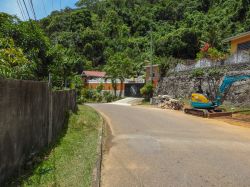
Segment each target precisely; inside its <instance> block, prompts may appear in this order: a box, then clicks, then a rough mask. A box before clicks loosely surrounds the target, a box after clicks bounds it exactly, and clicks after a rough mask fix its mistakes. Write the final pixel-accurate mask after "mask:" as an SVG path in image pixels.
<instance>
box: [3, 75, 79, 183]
mask: <svg viewBox="0 0 250 187" xmlns="http://www.w3.org/2000/svg"><path fill="white" fill-rule="evenodd" d="M75 108H76V98H75V92H74V91H62V92H52V91H51V90H50V89H49V88H48V84H47V83H46V82H35V81H20V80H4V79H0V186H1V184H3V183H4V182H5V181H6V180H7V179H9V178H10V177H12V176H15V175H18V173H19V172H20V170H21V168H22V166H23V165H24V163H26V162H27V161H28V160H29V159H30V158H31V157H32V156H34V155H35V154H36V153H38V152H40V151H41V150H42V149H43V148H45V147H46V146H48V145H49V144H50V143H51V142H52V141H53V140H55V139H56V137H57V136H58V135H59V134H60V132H61V130H62V129H63V126H64V124H65V123H64V122H65V121H66V118H67V116H66V112H67V111H69V110H75Z"/></svg>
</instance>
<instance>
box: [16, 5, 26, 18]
mask: <svg viewBox="0 0 250 187" xmlns="http://www.w3.org/2000/svg"><path fill="white" fill-rule="evenodd" d="M17 5H18V8H19V10H20V12H21V15H22V17H23V20H25V17H24V12H23V9H22V7H21V5H20V2H19V0H17Z"/></svg>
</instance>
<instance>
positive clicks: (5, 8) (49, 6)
mask: <svg viewBox="0 0 250 187" xmlns="http://www.w3.org/2000/svg"><path fill="white" fill-rule="evenodd" d="M20 1H21V2H22V5H23V0H20ZM25 1H26V5H27V6H28V9H29V11H30V15H31V16H32V15H33V14H32V12H31V8H30V7H29V3H28V2H29V1H30V0H25ZM77 1H78V0H33V4H34V9H35V13H36V17H37V19H41V18H43V17H46V16H47V15H49V14H50V13H51V12H52V11H53V10H60V8H62V9H63V8H65V7H71V8H74V7H75V3H76V2H77ZM60 2H61V3H60ZM23 8H24V7H23ZM24 10H25V9H24ZM0 12H5V13H8V14H11V15H17V16H18V17H19V18H20V19H22V20H23V16H22V14H21V11H20V9H19V7H18V4H17V0H0ZM26 18H27V16H26ZM32 18H33V19H34V16H32Z"/></svg>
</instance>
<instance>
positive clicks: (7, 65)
mask: <svg viewBox="0 0 250 187" xmlns="http://www.w3.org/2000/svg"><path fill="white" fill-rule="evenodd" d="M35 68H36V66H35V64H34V63H33V62H31V61H29V60H28V59H27V57H26V56H25V55H24V53H23V51H22V49H21V48H18V47H16V46H15V44H14V41H13V40H12V39H6V38H5V39H3V38H0V77H2V78H14V79H35Z"/></svg>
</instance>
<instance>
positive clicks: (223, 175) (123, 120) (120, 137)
mask: <svg viewBox="0 0 250 187" xmlns="http://www.w3.org/2000/svg"><path fill="white" fill-rule="evenodd" d="M91 106H92V107H94V108H95V109H97V110H98V111H100V112H101V113H102V114H103V115H104V117H105V118H106V119H107V121H108V122H109V123H110V128H111V131H112V135H113V138H112V143H111V148H110V150H109V152H108V153H106V154H105V155H104V160H103V168H102V186H103V187H123V186H124V187H134V186H151V187H158V186H159V187H161V186H162V187H163V186H164V187H165V186H171V187H179V186H180V187H182V186H184V187H187V186H190V187H196V186H223V187H224V186H226V187H229V186H234V187H239V186H250V128H245V127H238V126H232V125H228V124H226V123H223V122H218V121H216V120H211V119H203V118H198V117H194V116H189V115H186V114H183V113H182V112H176V111H171V110H161V109H154V108H146V107H135V106H119V105H112V104H93V105H91Z"/></svg>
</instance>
